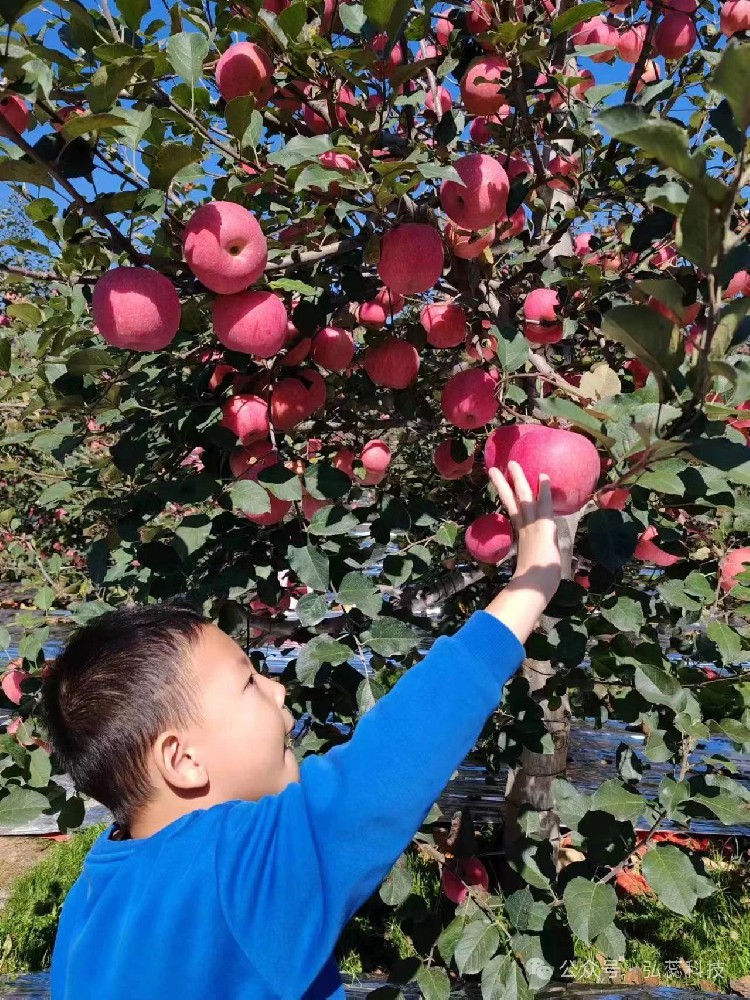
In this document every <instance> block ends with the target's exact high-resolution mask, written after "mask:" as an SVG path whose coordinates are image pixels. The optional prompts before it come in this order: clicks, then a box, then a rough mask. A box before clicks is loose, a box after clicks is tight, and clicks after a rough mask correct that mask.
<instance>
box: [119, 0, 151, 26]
mask: <svg viewBox="0 0 750 1000" xmlns="http://www.w3.org/2000/svg"><path fill="white" fill-rule="evenodd" d="M150 6H151V4H150V3H149V0H117V9H118V10H119V11H120V14H121V15H122V19H123V21H124V22H125V24H126V25H127V26H128V28H130V30H131V31H138V29H139V28H140V26H141V21H142V20H143V18H144V16H145V15H146V14H147V13H148V10H149V8H150Z"/></svg>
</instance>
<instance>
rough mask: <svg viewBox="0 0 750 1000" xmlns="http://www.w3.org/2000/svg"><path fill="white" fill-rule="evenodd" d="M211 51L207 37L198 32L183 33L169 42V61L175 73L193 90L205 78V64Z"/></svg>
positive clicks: (173, 36) (174, 36) (172, 37)
mask: <svg viewBox="0 0 750 1000" xmlns="http://www.w3.org/2000/svg"><path fill="white" fill-rule="evenodd" d="M209 49H210V43H209V41H208V39H207V38H206V36H205V35H203V34H201V33H200V32H197V31H181V32H180V33H179V34H178V35H172V36H171V38H170V39H169V41H168V42H167V59H168V60H169V64H170V65H171V67H172V69H173V70H174V71H175V73H176V74H177V75H178V76H179V77H181V78H182V79H183V80H184V81H185V83H188V84H189V85H190V87H191V88H193V87H195V86H196V84H197V83H198V81H199V80H200V78H201V77H202V76H203V62H204V60H205V58H206V56H207V55H208V52H209Z"/></svg>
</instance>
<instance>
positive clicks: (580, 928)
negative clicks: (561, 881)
mask: <svg viewBox="0 0 750 1000" xmlns="http://www.w3.org/2000/svg"><path fill="white" fill-rule="evenodd" d="M563 904H564V906H565V912H566V913H567V915H568V923H569V924H570V927H571V930H572V931H573V933H574V934H575V935H576V936H577V937H579V938H580V939H581V940H582V941H585V942H586V944H591V942H592V941H593V939H594V938H595V937H597V936H598V935H599V934H601V933H602V931H605V930H606V929H607V928H608V927H609V926H610V925H611V924H612V922H613V921H614V919H615V914H616V912H617V894H616V893H615V890H614V888H613V887H612V886H611V885H606V884H605V885H597V884H595V883H594V882H589V880H588V879H585V878H581V877H578V878H574V879H572V880H571V881H570V882H568V884H567V885H566V886H565V892H564V893H563Z"/></svg>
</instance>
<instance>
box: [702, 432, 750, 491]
mask: <svg viewBox="0 0 750 1000" xmlns="http://www.w3.org/2000/svg"><path fill="white" fill-rule="evenodd" d="M690 451H691V453H692V454H693V455H695V457H696V458H697V459H698V460H699V461H701V462H705V463H706V465H712V466H714V467H715V468H717V469H721V470H722V471H723V472H725V473H726V477H727V479H728V480H729V482H731V483H738V484H739V485H740V486H750V457H748V448H747V445H744V444H736V443H735V442H734V441H727V440H726V439H725V438H701V439H699V440H698V441H694V442H693V443H692V444H691V445H690Z"/></svg>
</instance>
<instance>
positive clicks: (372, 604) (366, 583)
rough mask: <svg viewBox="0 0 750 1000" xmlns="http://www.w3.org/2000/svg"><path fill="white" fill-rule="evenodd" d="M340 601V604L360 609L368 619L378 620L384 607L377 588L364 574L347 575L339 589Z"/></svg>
mask: <svg viewBox="0 0 750 1000" xmlns="http://www.w3.org/2000/svg"><path fill="white" fill-rule="evenodd" d="M338 600H339V603H340V604H343V605H347V606H348V605H353V606H354V607H355V608H359V610H360V611H362V612H363V613H364V614H366V615H367V617H368V618H376V617H377V616H378V615H379V614H380V611H381V609H382V607H383V598H382V597H381V596H380V594H379V593H378V590H377V587H376V586H375V584H374V583H373V582H372V579H371V578H370V577H369V576H365V574H364V573H357V572H353V573H347V574H346V576H345V577H344V579H343V580H342V581H341V584H340V586H339V589H338Z"/></svg>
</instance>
